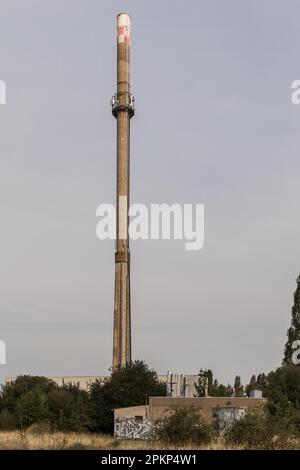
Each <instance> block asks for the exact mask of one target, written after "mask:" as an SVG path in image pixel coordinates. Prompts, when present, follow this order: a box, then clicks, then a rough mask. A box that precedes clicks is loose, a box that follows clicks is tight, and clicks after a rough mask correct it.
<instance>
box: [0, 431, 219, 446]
mask: <svg viewBox="0 0 300 470" xmlns="http://www.w3.org/2000/svg"><path fill="white" fill-rule="evenodd" d="M199 448H200V447H195V446H192V445H190V446H189V445H184V446H176V447H174V446H166V445H160V444H159V443H157V442H155V443H151V442H146V441H136V440H119V439H114V438H113V437H111V436H106V435H99V434H98V435H97V434H95V435H94V434H77V433H60V432H57V433H47V432H45V433H36V432H30V431H8V432H0V449H1V450H13V449H20V450H31V449H32V450H38V449H44V450H47V449H51V450H83V449H94V450H97V449H99V450H105V449H107V450H112V449H121V450H122V449H132V450H134V449H149V450H150V449H169V450H171V449H199ZM201 449H215V450H217V449H219V450H221V449H226V447H225V445H224V443H223V441H222V440H216V441H215V442H213V443H212V444H210V445H209V446H204V447H201Z"/></svg>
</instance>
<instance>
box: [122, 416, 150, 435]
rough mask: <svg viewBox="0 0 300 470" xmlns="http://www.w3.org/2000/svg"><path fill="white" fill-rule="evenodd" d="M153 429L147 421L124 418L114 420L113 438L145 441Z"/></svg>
mask: <svg viewBox="0 0 300 470" xmlns="http://www.w3.org/2000/svg"><path fill="white" fill-rule="evenodd" d="M152 428H153V424H152V421H150V420H148V419H143V420H137V419H135V418H125V419H116V420H115V432H114V434H115V437H121V438H123V439H147V438H148V437H149V433H150V432H151V430H152Z"/></svg>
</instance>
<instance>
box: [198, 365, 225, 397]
mask: <svg viewBox="0 0 300 470" xmlns="http://www.w3.org/2000/svg"><path fill="white" fill-rule="evenodd" d="M206 384H207V385H206ZM206 386H207V388H208V396H210V397H231V396H232V395H233V388H232V387H231V385H229V384H228V385H223V384H219V382H218V380H217V379H214V377H213V373H212V371H211V370H210V369H205V370H203V369H200V371H199V374H198V381H197V384H196V385H195V389H196V394H197V396H198V397H204V396H205V387H206Z"/></svg>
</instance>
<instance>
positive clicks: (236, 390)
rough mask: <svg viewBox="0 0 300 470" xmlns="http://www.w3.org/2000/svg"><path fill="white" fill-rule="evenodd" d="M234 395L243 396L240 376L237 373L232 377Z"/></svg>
mask: <svg viewBox="0 0 300 470" xmlns="http://www.w3.org/2000/svg"><path fill="white" fill-rule="evenodd" d="M234 396H236V397H243V396H244V386H243V385H242V383H241V377H240V376H239V375H237V376H236V378H235V379H234Z"/></svg>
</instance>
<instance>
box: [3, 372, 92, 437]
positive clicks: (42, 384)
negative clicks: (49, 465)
mask: <svg viewBox="0 0 300 470" xmlns="http://www.w3.org/2000/svg"><path fill="white" fill-rule="evenodd" d="M0 410H1V411H0V429H6V430H8V429H17V428H18V429H24V428H28V427H30V426H32V425H33V424H35V423H44V424H45V423H47V425H48V426H49V427H50V428H51V429H53V430H54V429H55V430H62V431H84V430H88V429H89V427H90V420H89V417H88V394H87V392H85V391H83V390H79V388H78V387H77V386H74V385H63V386H62V387H59V386H58V385H57V384H56V383H55V382H53V381H52V380H49V379H47V378H46V377H31V376H25V375H24V376H20V377H17V379H16V380H15V381H13V382H10V383H8V384H6V385H4V386H3V387H2V391H1V396H0Z"/></svg>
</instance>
